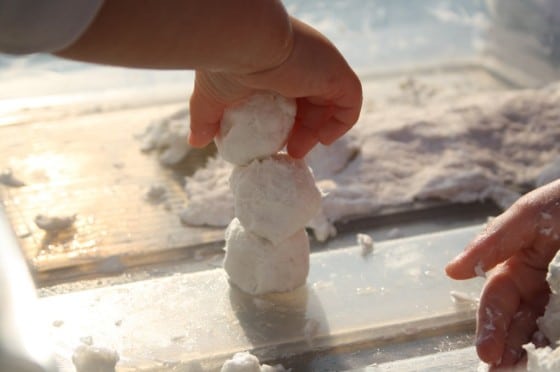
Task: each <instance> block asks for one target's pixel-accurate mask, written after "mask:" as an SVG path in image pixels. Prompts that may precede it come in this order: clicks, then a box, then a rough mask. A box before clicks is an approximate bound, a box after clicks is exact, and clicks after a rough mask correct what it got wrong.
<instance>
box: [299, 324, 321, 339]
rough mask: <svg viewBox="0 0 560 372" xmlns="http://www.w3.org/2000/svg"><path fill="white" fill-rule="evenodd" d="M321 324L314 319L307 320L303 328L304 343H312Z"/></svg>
mask: <svg viewBox="0 0 560 372" xmlns="http://www.w3.org/2000/svg"><path fill="white" fill-rule="evenodd" d="M320 326H321V324H320V323H319V322H318V321H317V320H315V319H307V321H306V322H305V326H304V327H303V335H304V336H305V341H306V342H307V344H308V345H311V344H312V343H313V339H314V338H315V336H317V333H318V332H319V327H320Z"/></svg>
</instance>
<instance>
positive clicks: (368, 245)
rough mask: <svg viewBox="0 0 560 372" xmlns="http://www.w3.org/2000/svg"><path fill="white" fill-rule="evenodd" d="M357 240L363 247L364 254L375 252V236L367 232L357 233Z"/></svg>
mask: <svg viewBox="0 0 560 372" xmlns="http://www.w3.org/2000/svg"><path fill="white" fill-rule="evenodd" d="M356 242H357V243H358V245H359V246H360V247H361V248H362V256H367V255H369V254H371V253H372V252H373V238H372V237H371V236H369V235H367V234H356Z"/></svg>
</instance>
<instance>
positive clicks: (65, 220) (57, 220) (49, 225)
mask: <svg viewBox="0 0 560 372" xmlns="http://www.w3.org/2000/svg"><path fill="white" fill-rule="evenodd" d="M75 221H76V215H75V214H73V215H70V216H48V215H44V214H38V215H37V216H35V224H36V225H37V226H38V227H39V228H40V229H43V230H45V231H48V232H58V231H62V230H66V229H68V228H69V227H71V226H72V225H73V224H74V222H75Z"/></svg>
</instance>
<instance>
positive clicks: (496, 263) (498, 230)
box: [446, 180, 560, 366]
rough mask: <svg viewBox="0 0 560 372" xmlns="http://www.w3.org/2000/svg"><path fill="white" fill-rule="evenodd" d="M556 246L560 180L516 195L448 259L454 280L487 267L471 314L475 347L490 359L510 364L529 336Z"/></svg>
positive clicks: (545, 297)
mask: <svg viewBox="0 0 560 372" xmlns="http://www.w3.org/2000/svg"><path fill="white" fill-rule="evenodd" d="M559 248H560V180H558V181H555V182H552V183H550V184H548V185H546V186H543V187H541V188H539V189H536V190H534V191H532V192H530V193H528V194H526V195H524V196H523V197H522V198H520V199H519V200H518V201H517V202H516V203H515V204H514V205H513V206H512V207H511V208H509V209H508V210H507V211H505V212H504V213H503V214H502V215H500V216H498V217H497V218H496V219H494V220H493V221H492V222H491V223H490V224H489V225H488V227H487V228H486V230H485V231H484V232H483V233H482V234H480V235H479V236H478V237H477V238H476V239H475V240H474V241H473V242H472V243H470V244H469V246H468V247H467V248H466V249H465V251H464V252H463V253H462V254H460V255H459V256H458V257H456V258H455V259H454V260H453V261H451V262H450V263H449V264H448V265H447V267H446V271H447V274H448V275H449V276H450V277H452V278H454V279H468V278H472V277H474V276H476V273H475V267H477V266H479V265H480V266H479V267H482V269H483V270H484V271H488V270H490V269H493V268H494V269H493V270H492V271H491V272H490V273H489V275H488V280H487V282H486V284H485V286H484V288H483V291H482V294H481V298H480V304H479V308H478V314H477V329H476V335H477V338H476V347H477V352H478V355H479V356H480V358H481V359H482V360H483V361H485V362H487V363H490V364H499V365H500V366H511V365H513V364H515V363H517V362H518V361H519V360H520V358H521V357H522V349H521V346H522V345H523V344H525V343H527V342H530V341H531V337H532V335H533V333H534V332H535V331H536V329H537V326H536V319H537V318H538V317H539V316H540V315H542V313H543V311H544V307H545V305H546V303H547V301H548V297H549V287H548V284H547V282H546V280H545V279H546V273H547V267H548V264H549V262H550V261H551V260H552V258H553V257H554V255H555V254H556V252H557V251H558V249H559Z"/></svg>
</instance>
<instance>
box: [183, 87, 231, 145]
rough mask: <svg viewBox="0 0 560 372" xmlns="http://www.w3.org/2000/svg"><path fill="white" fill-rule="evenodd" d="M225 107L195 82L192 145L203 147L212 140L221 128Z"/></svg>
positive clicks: (191, 112) (192, 100)
mask: <svg viewBox="0 0 560 372" xmlns="http://www.w3.org/2000/svg"><path fill="white" fill-rule="evenodd" d="M225 107H226V106H225V104H223V103H220V102H218V101H217V100H216V99H214V98H213V97H211V96H210V95H208V94H206V93H205V92H204V90H203V89H201V87H200V85H199V84H197V83H196V82H195V85H194V90H193V93H192V95H191V99H190V120H191V122H190V127H191V130H190V134H189V143H190V144H191V145H192V146H194V147H203V146H206V145H207V144H209V143H210V142H212V140H213V139H214V136H215V135H216V134H217V133H218V130H219V129H220V120H221V118H222V115H223V113H224V109H225Z"/></svg>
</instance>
